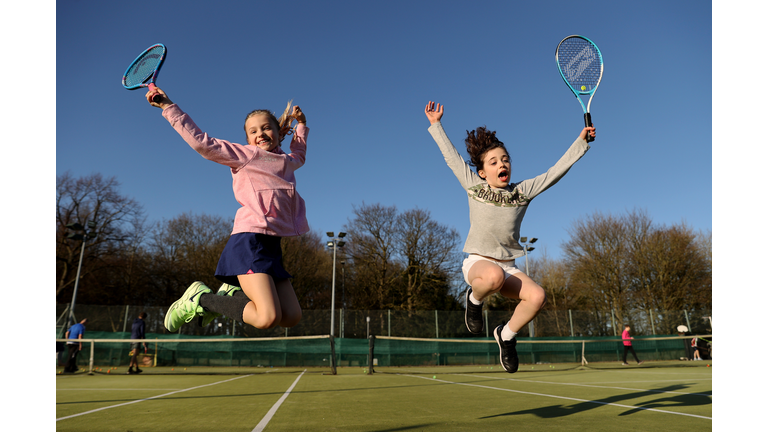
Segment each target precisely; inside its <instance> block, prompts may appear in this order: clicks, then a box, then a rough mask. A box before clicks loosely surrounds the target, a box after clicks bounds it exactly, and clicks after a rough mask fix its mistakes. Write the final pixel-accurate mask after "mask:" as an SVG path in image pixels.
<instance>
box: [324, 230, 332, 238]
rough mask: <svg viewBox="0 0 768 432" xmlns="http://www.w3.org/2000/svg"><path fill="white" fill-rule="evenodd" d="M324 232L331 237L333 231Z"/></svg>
mask: <svg viewBox="0 0 768 432" xmlns="http://www.w3.org/2000/svg"><path fill="white" fill-rule="evenodd" d="M325 234H326V235H327V236H328V237H333V232H332V231H328V232H327V233H325Z"/></svg>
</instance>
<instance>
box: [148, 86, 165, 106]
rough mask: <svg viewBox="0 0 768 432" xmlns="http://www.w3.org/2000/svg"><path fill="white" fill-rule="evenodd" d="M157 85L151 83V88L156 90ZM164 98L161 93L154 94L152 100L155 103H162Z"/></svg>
mask: <svg viewBox="0 0 768 432" xmlns="http://www.w3.org/2000/svg"><path fill="white" fill-rule="evenodd" d="M155 88H156V87H155V85H154V84H153V83H149V90H154V89H155ZM162 99H163V97H162V96H160V95H159V94H157V95H154V96H152V102H154V103H160V101H161V100H162Z"/></svg>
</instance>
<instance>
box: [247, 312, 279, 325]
mask: <svg viewBox="0 0 768 432" xmlns="http://www.w3.org/2000/svg"><path fill="white" fill-rule="evenodd" d="M281 320H282V316H281V314H280V312H278V311H271V310H264V311H259V312H258V313H257V314H256V318H255V320H254V322H253V323H249V324H251V325H252V326H254V327H256V328H257V329H262V330H266V329H271V328H272V327H274V326H276V325H278V324H280V321H281Z"/></svg>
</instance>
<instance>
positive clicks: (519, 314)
mask: <svg viewBox="0 0 768 432" xmlns="http://www.w3.org/2000/svg"><path fill="white" fill-rule="evenodd" d="M473 268H474V267H473ZM500 292H501V295H503V296H504V297H507V298H511V299H515V300H520V303H519V304H518V305H517V307H516V308H515V312H514V313H513V314H512V318H510V320H509V323H508V324H507V326H509V329H510V330H512V331H513V332H515V333H517V332H518V331H520V329H521V328H523V326H524V325H526V324H528V323H529V322H531V320H532V319H534V318H535V317H536V315H538V314H539V311H541V309H542V308H543V307H544V304H545V303H546V302H547V295H546V293H545V292H544V288H542V287H540V286H539V284H537V283H536V282H534V281H533V279H531V278H529V277H528V275H526V274H525V273H522V272H520V273H515V274H513V275H512V276H510V277H508V278H507V280H506V281H505V282H504V285H503V286H502V288H501V291H500Z"/></svg>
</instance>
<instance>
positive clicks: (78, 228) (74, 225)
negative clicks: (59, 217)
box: [67, 222, 85, 231]
mask: <svg viewBox="0 0 768 432" xmlns="http://www.w3.org/2000/svg"><path fill="white" fill-rule="evenodd" d="M67 228H69V229H71V230H75V231H82V230H83V229H85V227H84V226H82V225H80V224H79V223H77V222H72V223H71V224H67Z"/></svg>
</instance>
